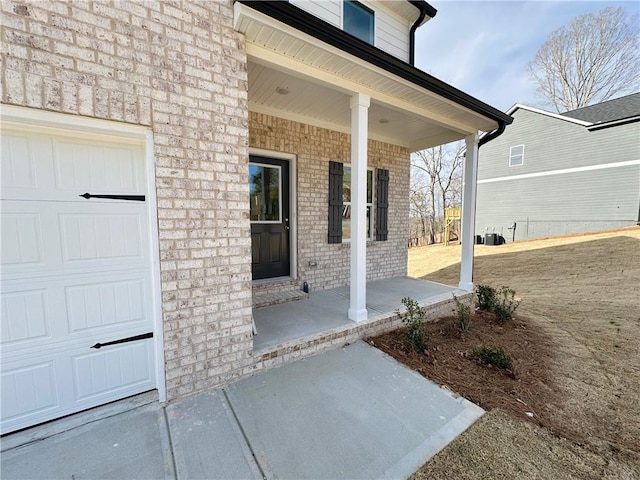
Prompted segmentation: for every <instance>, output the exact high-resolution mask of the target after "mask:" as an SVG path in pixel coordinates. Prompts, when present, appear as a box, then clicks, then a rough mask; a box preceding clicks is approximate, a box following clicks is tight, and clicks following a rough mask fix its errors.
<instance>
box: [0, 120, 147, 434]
mask: <svg viewBox="0 0 640 480" xmlns="http://www.w3.org/2000/svg"><path fill="white" fill-rule="evenodd" d="M45 132H46V133H45ZM51 132H52V131H43V130H40V131H31V132H29V131H25V130H24V129H20V130H17V129H16V130H11V129H10V128H3V131H2V150H1V152H0V153H1V163H2V190H1V203H2V204H1V209H2V210H1V213H2V225H1V228H2V231H1V236H2V238H1V241H2V243H1V248H0V256H1V258H0V261H1V264H2V267H1V268H2V292H1V297H2V309H1V312H0V314H1V315H2V318H1V325H2V332H1V333H2V336H1V337H0V340H1V348H2V351H1V364H0V368H1V375H2V378H1V382H2V383H1V385H0V387H1V400H2V405H1V412H2V427H1V431H2V433H7V432H10V431H13V430H17V429H20V428H24V427H27V426H30V425H34V424H36V423H39V422H42V421H46V420H50V419H53V418H56V417H60V416H63V415H67V414H69V413H73V412H77V411H80V410H83V409H86V408H89V407H93V406H96V405H100V404H103V403H106V402H109V401H113V400H116V399H120V398H123V397H126V396H129V395H133V394H136V393H140V392H143V391H147V390H151V389H153V388H155V386H156V382H155V367H154V358H155V352H154V341H153V339H152V338H148V337H149V336H150V335H151V332H152V331H153V319H152V308H151V306H152V291H151V286H152V283H151V266H150V265H151V262H150V255H149V247H148V244H149V241H148V238H149V237H148V228H149V227H148V220H147V212H146V203H145V201H144V197H143V196H144V194H145V175H144V172H145V169H144V156H143V153H144V150H143V147H142V145H140V144H136V143H134V142H131V143H126V142H123V141H122V140H118V141H112V140H110V139H109V138H108V137H93V138H91V139H88V138H86V139H83V138H82V136H81V135H80V134H77V135H75V136H68V134H66V133H64V132H63V133H60V134H59V133H51ZM86 192H88V193H90V194H94V195H106V196H114V195H127V196H129V195H138V196H142V197H141V198H138V199H136V198H135V197H134V198H132V199H111V198H89V199H85V198H83V197H80V196H79V195H81V194H84V193H86ZM145 334H147V335H145ZM137 336H143V338H141V339H138V340H129V341H125V342H120V343H114V344H111V345H107V346H102V347H101V348H92V346H94V345H95V344H97V343H100V344H104V343H109V342H114V341H118V340H126V339H130V338H131V337H137Z"/></svg>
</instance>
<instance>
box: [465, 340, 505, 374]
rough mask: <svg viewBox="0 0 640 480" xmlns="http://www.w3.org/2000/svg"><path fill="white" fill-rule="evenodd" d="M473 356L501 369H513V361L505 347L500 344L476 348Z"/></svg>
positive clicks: (472, 353) (472, 352)
mask: <svg viewBox="0 0 640 480" xmlns="http://www.w3.org/2000/svg"><path fill="white" fill-rule="evenodd" d="M471 356H472V357H473V358H475V359H476V360H479V361H481V362H482V363H484V364H485V365H493V366H494V367H496V368H498V369H500V370H511V367H512V366H513V361H512V360H511V357H510V356H509V354H508V353H507V352H505V351H504V348H502V347H499V346H482V347H477V348H474V349H473V350H472V351H471Z"/></svg>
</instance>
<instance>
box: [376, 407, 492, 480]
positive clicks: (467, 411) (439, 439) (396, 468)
mask: <svg viewBox="0 0 640 480" xmlns="http://www.w3.org/2000/svg"><path fill="white" fill-rule="evenodd" d="M462 400H464V402H461V403H464V404H465V407H464V410H463V411H462V412H461V413H460V414H458V415H457V416H455V417H454V418H453V419H452V420H451V421H449V422H448V423H447V425H446V426H445V427H443V428H441V429H440V430H438V433H437V434H436V435H434V436H432V437H430V438H429V439H428V440H426V441H424V442H423V443H421V444H420V445H419V446H417V447H416V448H414V449H413V450H412V451H411V452H409V453H407V454H406V455H405V456H404V457H403V458H402V459H400V460H399V461H398V462H397V463H396V464H395V465H393V466H392V467H391V468H390V469H389V470H387V471H386V472H384V473H383V474H382V475H381V477H380V478H388V479H397V478H409V477H410V476H411V475H413V474H414V473H415V472H416V471H417V470H418V469H419V468H420V467H421V466H422V465H424V464H425V463H427V461H429V460H430V459H431V458H433V457H434V456H435V455H436V454H437V453H438V452H440V451H441V450H442V449H443V448H445V447H446V446H447V445H449V443H451V442H452V441H453V440H455V439H456V438H457V437H458V436H459V435H461V434H462V433H464V432H465V431H466V430H467V429H468V428H469V427H471V425H473V424H474V423H475V422H476V421H477V420H478V419H479V418H480V417H482V415H484V414H485V411H484V410H483V409H482V408H480V407H478V406H477V405H475V404H474V403H471V402H469V401H467V400H465V399H462Z"/></svg>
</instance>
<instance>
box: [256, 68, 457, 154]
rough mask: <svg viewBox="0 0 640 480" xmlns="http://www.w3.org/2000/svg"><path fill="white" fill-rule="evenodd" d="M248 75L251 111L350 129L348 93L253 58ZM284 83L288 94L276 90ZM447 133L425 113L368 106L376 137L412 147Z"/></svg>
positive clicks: (370, 131) (336, 128) (344, 129)
mask: <svg viewBox="0 0 640 480" xmlns="http://www.w3.org/2000/svg"><path fill="white" fill-rule="evenodd" d="M248 75H249V109H250V110H251V111H253V112H257V113H266V114H269V115H274V116H278V117H281V118H286V119H288V120H295V121H299V122H302V123H308V124H311V125H315V126H319V127H324V128H330V129H333V130H337V131H340V132H343V133H351V127H350V121H351V120H350V111H349V99H350V95H349V94H347V93H344V92H342V91H340V90H335V89H331V88H328V87H326V86H324V85H322V84H320V83H316V82H314V81H309V80H304V79H301V78H298V77H294V76H292V75H288V74H286V73H283V72H281V71H278V70H275V69H273V68H268V67H265V66H263V65H259V64H256V63H254V62H249V71H248ZM283 87H284V88H286V89H288V90H289V94H287V95H281V94H279V93H277V92H276V89H277V88H283ZM381 121H383V122H385V121H386V123H381ZM447 133H450V131H449V130H448V129H446V128H443V127H440V126H438V125H435V124H425V120H424V118H423V117H420V116H419V115H416V114H413V113H410V112H406V111H401V110H396V109H393V108H389V107H387V106H384V105H381V104H378V103H374V102H372V104H371V107H370V109H369V137H370V138H372V139H375V140H381V141H385V142H390V143H395V144H400V145H404V146H406V147H410V146H412V142H414V140H415V139H421V138H422V137H429V138H439V137H440V136H442V135H447Z"/></svg>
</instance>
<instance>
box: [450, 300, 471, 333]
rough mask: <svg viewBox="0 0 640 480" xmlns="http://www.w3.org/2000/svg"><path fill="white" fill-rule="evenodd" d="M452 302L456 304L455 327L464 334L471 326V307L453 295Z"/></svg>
mask: <svg viewBox="0 0 640 480" xmlns="http://www.w3.org/2000/svg"><path fill="white" fill-rule="evenodd" d="M453 300H454V301H455V302H456V326H457V327H458V328H459V329H460V330H461V331H462V332H466V331H467V330H469V327H470V326H471V307H470V306H469V305H465V304H464V303H462V302H461V301H460V300H458V297H456V296H455V295H454V296H453Z"/></svg>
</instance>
